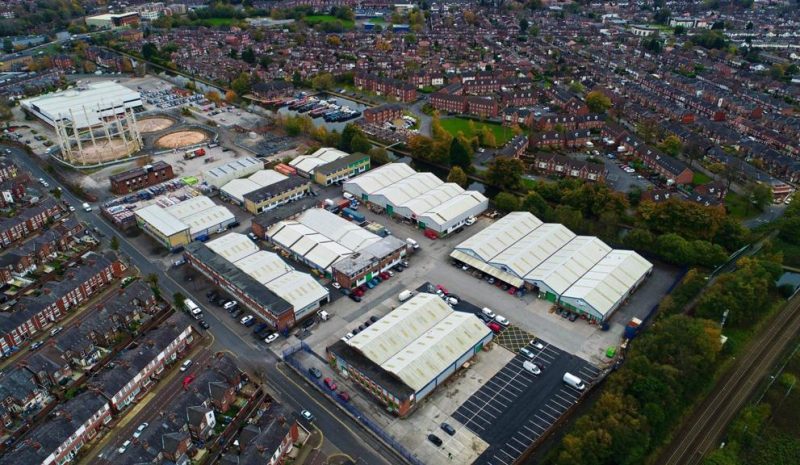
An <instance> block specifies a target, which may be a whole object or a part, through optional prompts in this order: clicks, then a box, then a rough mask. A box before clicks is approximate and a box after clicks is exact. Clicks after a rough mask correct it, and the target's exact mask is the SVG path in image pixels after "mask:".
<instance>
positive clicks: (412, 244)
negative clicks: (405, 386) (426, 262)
mask: <svg viewBox="0 0 800 465" xmlns="http://www.w3.org/2000/svg"><path fill="white" fill-rule="evenodd" d="M406 245H408V246H409V247H411V248H412V249H418V248H419V243H418V242H417V241H415V240H414V239H411V238H410V237H409V238H408V239H406Z"/></svg>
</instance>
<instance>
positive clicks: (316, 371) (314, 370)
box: [308, 367, 322, 379]
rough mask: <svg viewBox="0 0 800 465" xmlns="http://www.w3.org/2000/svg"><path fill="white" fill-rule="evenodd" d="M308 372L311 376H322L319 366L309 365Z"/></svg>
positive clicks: (318, 377)
mask: <svg viewBox="0 0 800 465" xmlns="http://www.w3.org/2000/svg"><path fill="white" fill-rule="evenodd" d="M308 373H309V374H310V375H311V376H313V377H314V378H317V379H320V378H322V372H321V371H319V368H316V367H311V368H309V369H308Z"/></svg>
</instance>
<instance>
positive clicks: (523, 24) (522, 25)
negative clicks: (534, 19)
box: [519, 18, 530, 34]
mask: <svg viewBox="0 0 800 465" xmlns="http://www.w3.org/2000/svg"><path fill="white" fill-rule="evenodd" d="M529 26H530V23H528V20H527V19H525V18H520V20H519V32H520V33H522V34H525V32H526V31H527V30H528V27H529Z"/></svg>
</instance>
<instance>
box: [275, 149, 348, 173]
mask: <svg viewBox="0 0 800 465" xmlns="http://www.w3.org/2000/svg"><path fill="white" fill-rule="evenodd" d="M347 155H348V154H347V153H345V152H342V151H341V150H338V149H334V148H330V147H323V148H321V149H318V150H317V151H316V152H314V153H312V154H311V155H300V156H298V157H295V158H294V159H293V160H292V161H290V162H289V164H290V165H291V166H293V167H295V168H297V169H298V170H300V171H304V172H306V173H310V172H312V171H314V170H315V169H316V168H317V167H318V166H321V165H324V164H327V163H330V162H332V161H335V160H338V159H340V158H344V157H346V156H347Z"/></svg>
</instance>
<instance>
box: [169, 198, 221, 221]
mask: <svg viewBox="0 0 800 465" xmlns="http://www.w3.org/2000/svg"><path fill="white" fill-rule="evenodd" d="M214 205H216V204H215V203H214V201H213V200H211V199H209V198H208V197H206V196H204V195H198V196H197V197H192V198H191V199H188V200H185V201H183V202H180V203H176V204H175V205H171V206H169V207H167V208H165V210H166V211H167V212H168V213H169V214H170V215H172V216H174V217H175V218H177V219H179V220H183V219H185V218H188V217H189V216H192V215H194V214H197V213H200V212H202V211H203V210H208V209H209V208H211V207H213V206H214Z"/></svg>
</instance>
